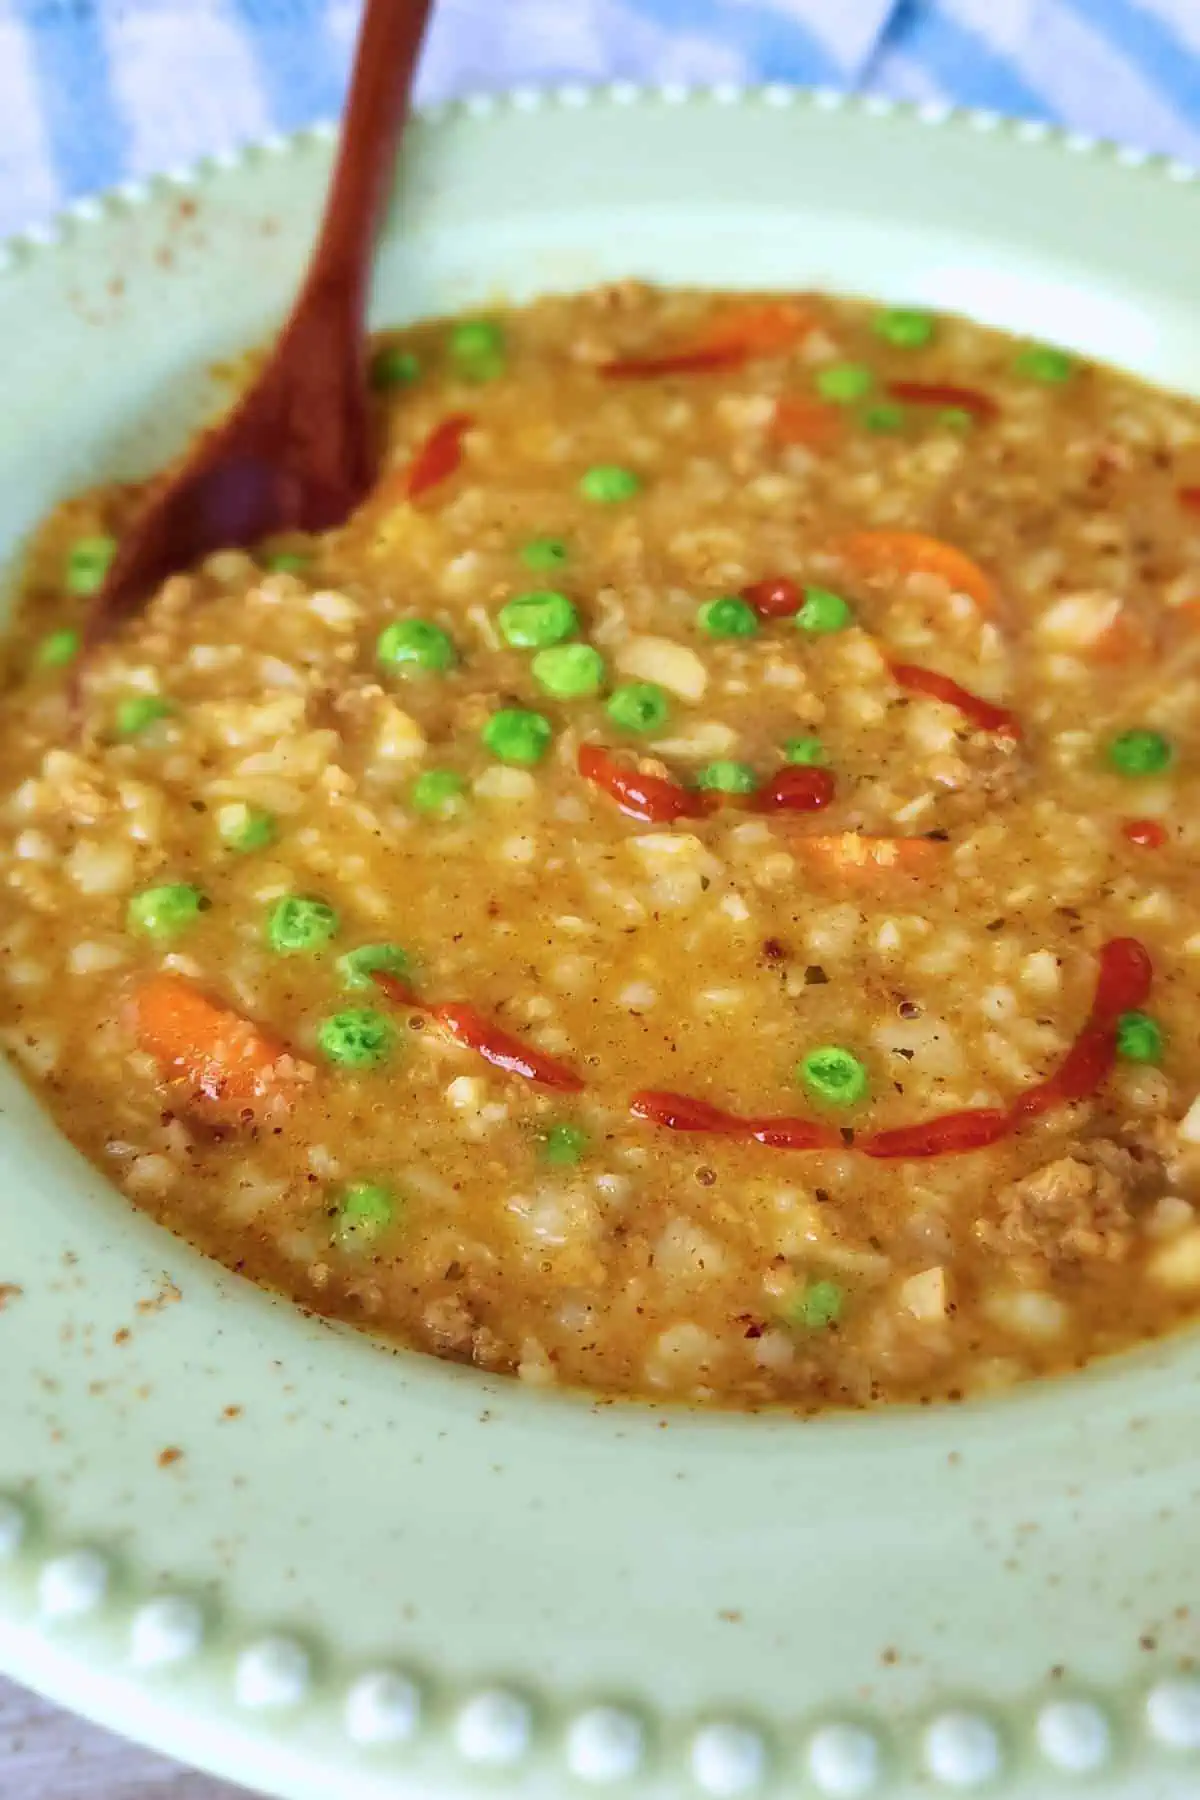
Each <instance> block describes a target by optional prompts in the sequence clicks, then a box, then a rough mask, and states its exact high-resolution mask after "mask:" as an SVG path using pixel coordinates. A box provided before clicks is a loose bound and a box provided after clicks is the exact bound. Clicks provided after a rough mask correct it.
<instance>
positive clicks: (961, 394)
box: [888, 381, 1000, 425]
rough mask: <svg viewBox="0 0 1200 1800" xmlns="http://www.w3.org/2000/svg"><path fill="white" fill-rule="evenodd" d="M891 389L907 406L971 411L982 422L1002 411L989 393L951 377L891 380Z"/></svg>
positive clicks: (892, 394) (974, 417)
mask: <svg viewBox="0 0 1200 1800" xmlns="http://www.w3.org/2000/svg"><path fill="white" fill-rule="evenodd" d="M888 393H889V394H890V395H891V397H892V399H893V400H902V401H904V403H905V404H906V405H907V406H939V407H945V408H947V409H948V410H950V411H957V412H965V413H969V414H970V416H971V417H972V418H973V419H974V420H975V422H976V424H979V425H986V424H987V422H988V420H989V419H994V418H995V417H996V414H997V413H998V412H999V411H1000V408H999V406H998V405H997V404H996V402H995V401H994V400H993V399H992V397H991V395H990V394H981V393H980V391H979V389H978V388H969V387H956V386H955V385H954V383H953V382H950V381H889V382H888Z"/></svg>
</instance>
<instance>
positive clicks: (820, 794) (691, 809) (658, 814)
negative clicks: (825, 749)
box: [578, 744, 837, 825]
mask: <svg viewBox="0 0 1200 1800" xmlns="http://www.w3.org/2000/svg"><path fill="white" fill-rule="evenodd" d="M578 767H579V773H580V774H581V775H582V776H583V778H584V780H585V781H591V782H593V783H594V784H595V785H596V786H597V787H600V788H603V789H604V791H605V793H606V794H610V795H611V796H612V798H613V799H614V800H615V801H616V803H617V805H618V806H619V807H620V809H621V811H622V812H623V813H628V815H629V817H630V818H631V819H640V820H641V821H642V822H643V823H645V824H652V825H666V824H669V823H670V822H671V820H673V819H702V818H704V817H706V816H707V814H709V813H710V812H712V811H713V809H714V808H715V807H716V806H717V805H718V804H719V800H718V797H717V795H716V794H713V793H698V792H697V791H696V790H695V789H693V788H685V787H684V786H682V784H681V783H680V782H678V781H672V780H670V779H669V778H668V777H667V776H665V775H644V774H643V773H642V771H641V770H640V769H636V768H632V767H630V765H629V764H628V763H622V762H618V760H617V758H616V757H615V756H613V755H612V754H611V753H610V752H609V751H608V750H605V749H603V748H602V747H601V745H599V744H581V745H580V747H579V758H578ZM836 791H837V783H836V781H835V779H834V776H833V774H832V772H831V771H830V770H829V769H818V768H811V767H805V766H801V765H794V766H791V767H788V768H786V769H780V770H779V771H778V773H777V774H775V775H773V776H772V777H771V779H770V781H768V782H767V783H766V785H765V786H764V787H761V788H759V790H758V792H757V793H755V794H754V795H753V796H752V797H751V798H750V799H749V800H748V801H747V802H746V804H747V805H749V806H750V807H751V808H752V809H753V810H754V811H755V812H766V813H775V812H820V811H821V809H822V807H826V806H828V805H829V802H830V801H831V800H832V799H833V796H834V794H835V792H836ZM733 803H734V804H737V803H738V802H737V798H736V797H734V801H733Z"/></svg>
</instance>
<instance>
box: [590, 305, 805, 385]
mask: <svg viewBox="0 0 1200 1800" xmlns="http://www.w3.org/2000/svg"><path fill="white" fill-rule="evenodd" d="M811 329H812V318H811V317H810V315H809V314H808V313H807V312H806V311H805V309H804V308H803V307H802V306H798V305H797V304H796V302H795V301H794V300H768V301H762V302H760V303H757V304H753V305H746V306H735V307H731V308H729V309H728V310H726V311H725V312H722V313H718V314H717V316H716V318H714V319H711V320H710V321H709V323H708V325H707V326H705V327H704V328H703V329H702V330H701V331H699V332H697V334H696V336H695V337H693V338H689V339H688V340H687V341H686V343H683V344H681V345H679V346H678V347H677V348H676V349H674V350H666V351H662V352H659V353H654V354H651V355H649V356H619V357H617V358H615V360H614V361H612V362H608V363H603V364H602V365H601V367H600V373H601V375H604V376H606V377H608V378H609V379H610V380H611V379H618V380H622V379H623V380H637V379H639V378H640V379H650V378H652V377H654V376H657V375H703V374H709V373H711V372H712V371H713V370H716V369H729V368H736V367H738V365H739V364H741V363H744V362H750V361H752V360H753V359H754V358H755V357H758V356H778V355H780V354H781V353H782V352H783V351H784V350H790V349H791V347H792V345H793V344H794V343H796V342H797V340H798V339H800V338H802V337H804V336H805V334H806V333H807V332H809V331H810V330H811Z"/></svg>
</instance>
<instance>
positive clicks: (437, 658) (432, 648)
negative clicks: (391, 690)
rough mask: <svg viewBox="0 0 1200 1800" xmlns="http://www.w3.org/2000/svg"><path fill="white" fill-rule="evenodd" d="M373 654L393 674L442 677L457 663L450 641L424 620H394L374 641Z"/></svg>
mask: <svg viewBox="0 0 1200 1800" xmlns="http://www.w3.org/2000/svg"><path fill="white" fill-rule="evenodd" d="M375 655H376V657H377V658H378V660H379V662H380V663H381V664H382V665H383V667H384V668H385V669H388V670H390V671H391V673H392V674H395V675H444V674H445V672H446V670H447V669H452V668H453V667H454V665H455V663H456V662H457V661H458V652H457V650H456V649H455V648H454V640H453V638H452V637H451V636H450V633H449V632H448V631H443V630H442V628H441V626H440V625H434V624H432V623H431V622H430V620H428V619H394V620H393V621H392V623H391V624H390V625H385V626H384V628H383V630H382V631H381V632H380V634H379V636H378V638H377V639H376V640H375Z"/></svg>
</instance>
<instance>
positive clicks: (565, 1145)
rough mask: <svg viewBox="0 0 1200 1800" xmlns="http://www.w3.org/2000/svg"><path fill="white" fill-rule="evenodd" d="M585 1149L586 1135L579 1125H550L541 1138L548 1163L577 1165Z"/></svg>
mask: <svg viewBox="0 0 1200 1800" xmlns="http://www.w3.org/2000/svg"><path fill="white" fill-rule="evenodd" d="M587 1147H588V1134H587V1132H586V1131H584V1130H583V1128H582V1126H579V1125H551V1127H550V1129H549V1130H548V1131H547V1132H546V1133H545V1134H544V1135H543V1138H542V1155H543V1156H544V1157H545V1159H546V1161H547V1162H548V1163H577V1162H578V1161H579V1159H580V1157H581V1156H582V1155H583V1153H584V1151H585V1150H586V1149H587Z"/></svg>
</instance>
